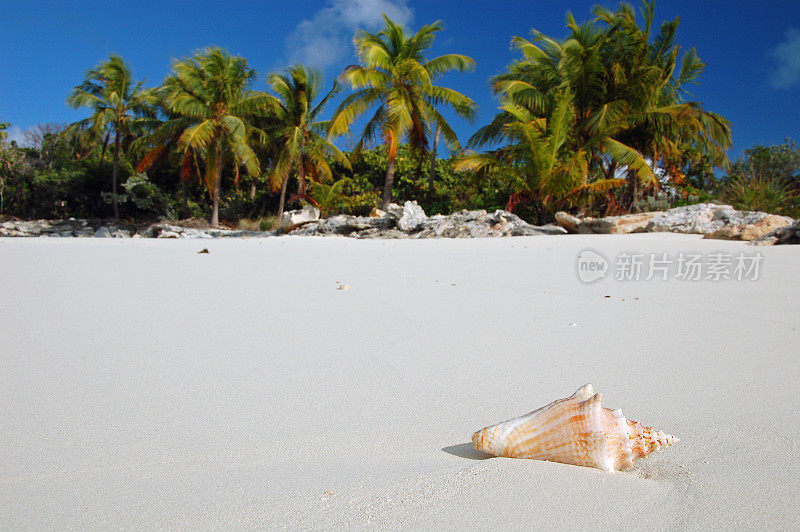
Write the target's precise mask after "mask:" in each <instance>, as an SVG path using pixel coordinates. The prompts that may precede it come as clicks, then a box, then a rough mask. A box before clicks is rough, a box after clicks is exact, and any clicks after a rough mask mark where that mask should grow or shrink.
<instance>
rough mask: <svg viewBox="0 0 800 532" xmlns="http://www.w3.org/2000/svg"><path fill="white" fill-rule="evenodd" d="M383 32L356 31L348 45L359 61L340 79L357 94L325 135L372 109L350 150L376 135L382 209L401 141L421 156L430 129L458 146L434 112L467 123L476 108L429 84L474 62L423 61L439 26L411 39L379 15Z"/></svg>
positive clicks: (449, 57)
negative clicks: (382, 154) (380, 149)
mask: <svg viewBox="0 0 800 532" xmlns="http://www.w3.org/2000/svg"><path fill="white" fill-rule="evenodd" d="M383 19H384V22H385V24H386V27H385V28H384V29H383V30H382V31H380V32H378V33H375V34H373V33H368V32H366V31H359V32H358V33H357V34H356V36H355V38H354V39H353V42H354V44H355V47H356V52H357V54H358V58H359V60H360V63H361V64H359V65H351V66H348V67H347V68H345V70H344V72H342V76H341V77H342V78H343V79H344V80H345V81H347V82H348V83H349V84H350V86H351V87H352V88H353V89H355V90H356V91H357V92H355V93H354V94H351V95H350V96H348V97H347V98H345V100H344V101H343V102H342V103H341V105H340V106H339V108H338V109H337V111H336V113H335V116H334V118H333V119H332V120H331V127H330V135H341V134H343V133H345V132H346V131H348V129H349V128H350V126H351V124H352V123H353V121H354V120H356V119H357V118H358V117H360V116H361V115H363V114H364V113H366V112H367V111H368V110H369V109H371V108H372V107H374V106H376V109H375V112H374V114H372V117H371V118H370V119H369V120H368V121H367V123H366V125H365V126H364V131H363V132H362V134H361V138H360V140H359V142H358V144H357V145H356V151H359V150H360V149H361V148H362V147H363V146H364V143H366V142H369V141H371V140H372V139H373V138H374V137H375V135H377V134H378V133H380V135H381V137H382V138H383V142H384V145H385V146H386V152H387V160H388V162H387V166H386V181H385V184H384V188H383V207H384V208H385V207H386V206H387V205H388V204H389V203H390V202H391V201H392V185H393V181H394V171H395V159H396V157H397V148H398V145H399V144H400V142H401V141H402V139H403V138H404V137H405V138H407V139H408V141H409V142H410V143H411V144H412V146H413V147H414V148H415V149H417V150H420V151H427V146H428V137H429V136H430V135H431V134H432V133H433V131H434V130H436V128H438V130H439V131H440V132H441V136H442V138H443V140H444V141H445V142H446V143H447V144H448V145H449V146H450V147H451V148H457V147H458V138H457V137H456V134H455V132H453V129H452V128H451V127H450V124H448V122H447V120H445V119H444V117H443V116H442V115H441V114H440V113H439V110H438V109H437V107H439V106H442V105H446V106H449V107H451V108H452V109H453V110H454V111H455V112H456V114H457V115H459V116H461V117H463V118H467V119H469V118H472V117H473V116H474V115H475V111H476V109H477V105H476V104H475V102H473V101H472V100H471V99H470V98H468V97H466V96H464V95H463V94H461V93H459V92H457V91H455V90H453V89H448V88H446V87H441V86H438V85H434V84H433V82H434V81H435V80H436V79H438V78H439V77H441V76H442V75H444V74H446V73H447V72H450V71H452V70H457V71H459V72H463V71H468V70H471V69H473V68H474V66H475V61H473V60H472V59H471V58H470V57H467V56H465V55H460V54H446V55H441V56H439V57H436V58H433V59H427V57H426V51H427V50H428V49H429V48H430V47H431V45H432V44H433V39H434V38H435V36H436V33H437V32H438V31H441V29H442V25H441V23H440V22H434V23H433V24H428V25H427V26H423V27H422V28H421V29H420V30H419V31H418V32H417V33H415V34H414V35H410V36H409V35H406V34H405V32H404V30H403V28H402V27H401V26H398V25H397V24H395V23H394V22H392V21H391V20H390V19H389V17H387V16H386V15H384V16H383Z"/></svg>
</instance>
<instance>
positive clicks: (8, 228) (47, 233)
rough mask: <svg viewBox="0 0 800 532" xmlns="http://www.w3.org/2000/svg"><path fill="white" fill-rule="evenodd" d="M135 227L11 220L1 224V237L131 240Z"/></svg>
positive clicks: (70, 219) (88, 222) (114, 224)
mask: <svg viewBox="0 0 800 532" xmlns="http://www.w3.org/2000/svg"><path fill="white" fill-rule="evenodd" d="M134 232H136V229H135V227H133V226H129V225H124V224H116V223H111V224H108V223H103V222H99V221H89V220H84V219H80V218H77V219H76V218H69V219H66V220H30V221H24V220H10V221H6V222H2V223H0V237H2V236H10V237H32V236H35V237H44V238H59V237H60V238H65V237H79V238H91V237H97V238H130V236H131V234H132V233H134Z"/></svg>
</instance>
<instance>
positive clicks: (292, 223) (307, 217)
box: [281, 205, 319, 233]
mask: <svg viewBox="0 0 800 532" xmlns="http://www.w3.org/2000/svg"><path fill="white" fill-rule="evenodd" d="M317 220H319V209H318V208H316V207H313V206H311V205H306V206H305V207H303V208H302V209H298V210H296V211H287V212H284V213H283V217H282V218H281V229H283V232H284V233H289V232H290V231H294V230H295V229H297V228H298V227H300V226H303V225H305V224H308V223H311V222H316V221H317Z"/></svg>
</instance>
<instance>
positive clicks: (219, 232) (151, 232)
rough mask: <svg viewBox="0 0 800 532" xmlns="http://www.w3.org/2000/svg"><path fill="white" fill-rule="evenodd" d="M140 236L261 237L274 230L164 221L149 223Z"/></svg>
mask: <svg viewBox="0 0 800 532" xmlns="http://www.w3.org/2000/svg"><path fill="white" fill-rule="evenodd" d="M135 236H137V237H140V238H226V237H228V238H230V237H233V238H242V237H250V238H262V237H268V236H275V231H244V230H241V229H219V228H217V229H196V228H194V227H183V226H180V225H174V224H170V223H166V222H159V223H155V224H152V225H149V226H148V227H147V228H146V229H144V230H143V231H142V232H141V233H139V234H137V235H135Z"/></svg>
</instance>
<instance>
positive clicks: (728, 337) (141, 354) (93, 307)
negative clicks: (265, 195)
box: [0, 233, 800, 529]
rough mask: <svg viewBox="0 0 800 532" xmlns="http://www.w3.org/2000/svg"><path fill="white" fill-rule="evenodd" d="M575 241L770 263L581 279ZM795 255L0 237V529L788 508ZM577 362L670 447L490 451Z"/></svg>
mask: <svg viewBox="0 0 800 532" xmlns="http://www.w3.org/2000/svg"><path fill="white" fill-rule="evenodd" d="M203 248H206V249H207V250H208V253H207V254H205V253H204V254H199V253H198V252H199V251H201V250H202V249H203ZM586 249H592V250H594V252H596V253H598V254H599V255H601V256H604V257H606V258H608V259H609V261H612V260H613V258H614V257H618V256H619V255H620V254H621V253H627V254H629V255H630V254H643V255H645V256H649V255H650V254H656V255H658V256H661V254H663V253H666V254H668V255H669V256H675V255H677V254H680V253H699V254H704V255H708V254H712V253H721V254H726V255H735V254H739V253H746V254H748V255H752V254H755V253H760V254H761V256H762V258H761V260H760V270H759V272H758V278H757V279H755V280H752V279H743V280H736V279H733V280H720V281H712V280H708V279H703V280H699V281H688V280H680V279H675V278H669V279H667V280H662V279H661V278H660V277H659V276H658V275H655V276H654V278H653V279H650V280H646V279H645V277H646V275H644V274H643V276H642V278H641V279H639V280H617V279H616V278H615V275H614V273H615V272H614V271H613V264H611V266H610V267H611V270H610V271H609V272H608V274H607V277H606V278H605V279H600V280H598V281H597V282H594V283H591V284H587V283H584V282H582V281H581V280H580V279H579V278H578V275H577V267H576V261H577V257H578V256H579V254H580V253H581V252H582V251H583V250H586ZM798 263H800V247H798V246H776V247H755V246H748V245H745V244H744V243H743V242H728V241H716V240H703V239H701V238H700V237H699V236H696V235H676V234H658V233H656V234H631V235H569V236H538V237H512V238H496V239H459V240H448V239H436V240H400V241H396V240H356V239H346V238H314V237H291V236H289V237H280V238H264V239H225V240H217V239H212V240H169V241H167V240H155V239H75V238H65V239H35V238H20V239H10V238H2V239H0V278H2V281H0V389H2V390H3V394H2V399H0V528H6V529H18V528H36V529H41V528H43V529H61V528H167V527H169V528H186V527H188V528H240V527H265V528H266V527H269V528H271V527H279V528H284V527H285V528H291V529H295V528H303V529H306V528H331V527H333V528H340V527H345V526H355V527H358V528H362V527H367V526H375V527H378V528H432V527H442V528H449V529H453V528H489V527H495V526H502V527H510V528H520V529H521V528H542V529H544V528H558V529H585V528H604V529H605V528H626V529H628V528H648V529H651V528H656V529H675V528H680V529H683V528H691V529H700V528H706V527H713V528H721V527H726V528H727V527H731V528H792V527H796V526H797V522H798V519H800V460H798V452H800V439H798V436H797V429H798V418H797V412H798V409H800V386H798V382H799V381H800V356H799V353H800V351H799V350H798V345H800V332H798V328H800V283H799V282H798V279H797V265H798ZM588 382H591V383H592V384H593V386H594V388H595V390H597V391H598V392H601V393H602V394H603V404H604V406H608V407H609V408H622V409H623V410H624V412H625V414H626V416H627V417H628V418H630V419H635V420H638V421H640V422H642V423H643V424H645V425H647V426H653V427H655V428H657V429H659V430H663V431H664V432H668V433H670V434H674V435H675V436H677V437H678V438H680V442H678V443H677V444H676V445H674V446H670V447H667V448H664V449H662V450H661V451H660V452H657V453H654V454H652V455H650V456H649V457H647V458H645V459H642V460H639V461H638V462H636V464H635V465H634V467H633V468H632V469H630V470H626V471H622V472H618V473H615V474H608V473H605V472H603V471H600V470H598V469H592V468H586V467H577V466H570V465H563V464H557V463H550V462H543V461H533V460H514V459H505V458H487V457H486V456H485V455H482V454H480V453H478V452H477V451H474V450H473V448H472V444H471V442H470V437H471V435H472V433H473V432H474V431H475V430H477V429H480V428H482V427H485V426H487V425H490V424H493V423H497V422H499V421H502V420H505V419H508V418H511V417H514V416H517V415H521V414H524V413H526V412H528V411H531V410H533V409H535V408H538V407H540V406H543V405H545V404H547V403H549V402H551V401H553V400H555V399H558V398H562V397H566V396H568V395H570V394H572V393H573V392H574V391H575V389H577V388H578V387H579V386H581V385H583V384H585V383H588Z"/></svg>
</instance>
